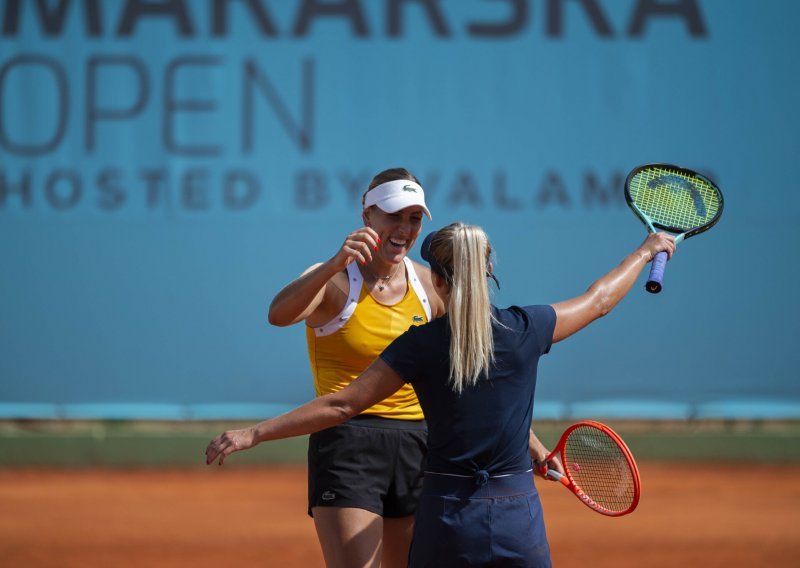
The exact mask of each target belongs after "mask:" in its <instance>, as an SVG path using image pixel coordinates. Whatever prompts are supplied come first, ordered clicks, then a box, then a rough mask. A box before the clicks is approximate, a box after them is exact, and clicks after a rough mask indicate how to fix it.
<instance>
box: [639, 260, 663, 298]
mask: <svg viewBox="0 0 800 568" xmlns="http://www.w3.org/2000/svg"><path fill="white" fill-rule="evenodd" d="M666 267H667V253H665V252H663V251H662V252H659V253H656V256H655V258H654V259H653V265H652V266H651V267H650V277H649V278H648V279H647V283H646V284H645V285H644V288H645V290H647V291H648V292H650V293H651V294H658V293H659V292H661V283H662V282H663V281H664V269H665V268H666Z"/></svg>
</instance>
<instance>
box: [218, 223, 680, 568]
mask: <svg viewBox="0 0 800 568" xmlns="http://www.w3.org/2000/svg"><path fill="white" fill-rule="evenodd" d="M660 251H665V252H667V254H668V255H669V256H671V255H672V253H673V252H674V251H675V244H674V241H673V238H672V236H670V235H668V234H666V233H655V234H651V235H649V236H648V237H647V239H646V240H645V241H644V243H642V245H640V246H639V247H638V248H637V249H636V250H635V251H634V252H633V253H631V254H630V255H628V256H627V257H626V258H625V259H624V260H623V261H622V262H621V263H620V264H619V265H618V266H617V267H616V268H614V269H613V270H611V271H610V272H609V273H608V274H606V275H605V276H603V277H602V278H600V279H599V280H597V281H596V282H595V283H594V284H592V286H591V287H590V288H589V289H588V290H587V291H586V292H585V293H584V294H582V295H580V296H578V297H576V298H573V299H571V300H567V301H565V302H560V303H557V304H553V305H551V306H548V305H544V306H528V307H522V308H520V307H516V306H514V307H511V308H507V309H499V308H496V307H494V306H492V305H491V304H490V301H489V288H488V281H487V276H491V272H492V266H491V262H490V256H491V246H490V244H489V241H488V239H487V237H486V234H485V233H484V232H483V230H482V229H480V228H479V227H475V226H470V225H464V224H462V223H454V224H452V225H449V226H447V227H445V228H444V229H441V230H439V231H436V232H434V233H432V234H431V235H429V236H428V237H427V238H426V239H425V242H424V243H423V247H422V253H423V258H424V259H425V260H427V261H428V262H429V263H430V265H431V270H432V271H433V274H434V276H433V284H434V288H435V290H436V293H437V294H439V295H440V297H441V298H442V299H443V300H444V302H445V304H446V305H447V306H448V311H447V315H445V316H443V317H441V318H438V319H435V320H433V321H431V322H429V323H427V324H425V325H422V326H418V327H412V328H410V329H409V330H408V331H407V332H406V333H404V334H403V335H401V336H400V337H398V338H397V339H395V340H394V341H393V342H392V343H391V344H390V345H389V346H388V347H387V348H386V349H385V350H384V351H383V353H382V354H381V356H380V357H379V358H378V359H376V360H375V361H374V362H373V363H372V364H371V365H370V366H369V367H368V368H367V369H366V370H365V371H364V372H363V373H362V374H361V376H360V377H359V378H358V379H356V380H355V381H353V382H352V383H351V384H350V385H348V386H347V387H345V388H344V389H342V390H341V391H339V392H336V393H333V394H330V395H326V396H324V397H320V398H317V399H315V400H314V401H312V402H309V403H308V404H305V405H303V406H301V407H299V408H297V409H295V410H293V411H291V412H288V413H286V414H284V415H282V416H279V417H277V418H273V419H270V420H265V421H264V422H260V423H258V424H256V425H254V426H252V427H249V428H245V429H242V430H229V431H227V432H224V433H223V434H220V435H219V436H217V437H216V438H215V439H214V440H212V441H211V442H210V443H209V445H208V447H207V449H206V462H207V463H213V462H215V461H216V460H219V463H220V465H221V464H222V462H223V461H224V459H225V458H226V457H227V456H228V455H230V454H231V453H233V452H236V451H240V450H245V449H249V448H252V447H253V446H255V445H257V444H258V443H260V442H263V441H267V440H275V439H280V438H286V437H290V436H298V435H302V434H308V433H310V432H315V431H318V430H321V429H323V428H327V427H330V426H332V425H333V424H337V423H340V422H342V421H344V420H347V419H348V418H350V417H352V416H354V415H356V414H358V413H359V412H361V411H362V410H363V409H364V408H368V407H369V406H371V405H372V404H374V403H375V402H377V401H379V400H383V399H384V398H386V397H387V396H389V395H390V394H392V393H393V392H395V391H396V390H397V389H399V388H400V387H402V386H403V385H404V384H405V383H406V382H410V383H411V384H412V385H413V386H414V389H415V390H416V392H417V396H418V397H419V401H420V404H421V405H422V409H423V412H424V413H425V418H426V419H427V421H428V457H427V464H426V468H425V476H424V481H423V491H422V498H421V501H420V503H419V506H418V508H417V513H416V521H415V525H414V536H413V540H412V544H411V552H410V555H409V566H413V567H420V566H431V567H433V566H435V567H450V566H520V567H547V566H550V551H549V547H548V544H547V537H546V535H545V529H544V520H543V517H542V510H541V505H540V503H539V497H538V495H537V493H536V489H535V487H534V484H533V475H532V464H531V460H530V454H529V452H528V436H529V427H530V423H531V415H532V411H533V398H534V391H535V387H536V371H537V365H538V361H539V358H540V357H541V356H542V355H544V354H545V353H547V352H548V351H549V350H550V346H551V345H552V343H555V342H558V341H561V340H562V339H565V338H566V337H569V336H570V335H572V334H573V333H575V332H577V331H579V330H580V329H582V328H584V327H585V326H586V325H588V324H589V323H591V322H592V321H594V320H596V319H597V318H599V317H601V316H603V315H605V314H607V313H608V312H609V311H610V310H611V309H612V308H613V307H614V306H615V305H616V304H617V303H618V302H619V301H620V300H621V299H622V298H623V297H624V296H625V294H627V293H628V291H629V290H630V288H631V286H632V285H633V283H634V282H635V281H636V278H637V276H638V275H639V273H640V272H641V270H642V269H643V268H644V266H646V264H647V263H648V262H650V261H651V260H652V259H653V257H654V256H655V254H656V253H658V252H660Z"/></svg>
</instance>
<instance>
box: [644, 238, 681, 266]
mask: <svg viewBox="0 0 800 568" xmlns="http://www.w3.org/2000/svg"><path fill="white" fill-rule="evenodd" d="M676 247H677V245H676V244H675V237H673V236H672V235H670V234H669V233H664V232H657V233H650V234H649V235H647V238H646V239H645V240H644V242H643V243H642V244H641V245H639V252H640V253H641V254H642V255H644V259H645V262H650V261H651V260H653V259H654V258H655V257H656V254H658V253H660V252H666V253H667V259H670V258H672V255H673V254H674V253H675V248H676Z"/></svg>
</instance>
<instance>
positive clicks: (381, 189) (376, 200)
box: [364, 179, 431, 219]
mask: <svg viewBox="0 0 800 568" xmlns="http://www.w3.org/2000/svg"><path fill="white" fill-rule="evenodd" d="M373 205H377V206H378V207H379V208H380V209H381V211H385V212H386V213H395V212H397V211H400V210H401V209H405V208H406V207H411V206H413V205H419V206H420V207H422V210H423V211H424V212H425V215H427V217H428V219H431V212H430V211H428V207H427V206H426V205H425V192H424V191H423V190H422V186H421V185H419V184H418V183H414V182H413V181H409V180H407V179H397V180H394V181H387V182H386V183H382V184H380V185H379V186H377V187H375V188H374V189H370V190H369V191H368V192H367V195H366V197H365V198H364V209H367V208H368V207H372V206H373Z"/></svg>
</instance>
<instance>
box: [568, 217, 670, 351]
mask: <svg viewBox="0 0 800 568" xmlns="http://www.w3.org/2000/svg"><path fill="white" fill-rule="evenodd" d="M661 251H665V252H666V253H667V255H668V256H669V258H672V254H673V253H674V252H675V239H674V237H673V236H672V235H670V234H668V233H663V232H659V233H652V234H650V235H648V236H647V238H646V239H645V241H644V242H643V243H642V244H641V245H640V246H639V247H638V248H637V249H636V250H635V251H633V252H632V253H631V254H629V255H628V256H627V257H625V259H624V260H623V261H622V262H621V263H620V264H619V265H618V266H617V267H616V268H614V269H613V270H612V271H611V272H609V273H608V274H606V275H605V276H603V277H602V278H600V279H599V280H597V281H596V282H594V283H593V284H592V285H591V286H590V287H589V289H588V290H587V291H586V292H584V293H583V294H581V295H580V296H578V297H577V298H572V299H571V300H567V301H565V302H559V303H557V304H553V309H554V310H555V311H556V327H555V330H554V331H553V343H555V342H557V341H561V340H562V339H566V338H567V337H569V336H570V335H572V334H573V333H575V332H577V331H580V330H581V329H583V328H584V327H586V326H587V325H589V324H590V323H592V322H593V321H594V320H596V319H598V318H600V317H602V316H604V315H606V314H607V313H608V312H610V311H611V310H612V309H613V308H614V306H616V305H617V304H618V303H619V301H620V300H621V299H622V298H624V297H625V295H626V294H627V293H628V291H630V289H631V287H632V286H633V284H634V283H635V282H636V279H637V278H638V276H639V273H641V271H642V269H643V268H644V267H645V266H646V265H647V263H648V262H650V261H651V260H653V257H655V255H656V253H658V252H661Z"/></svg>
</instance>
